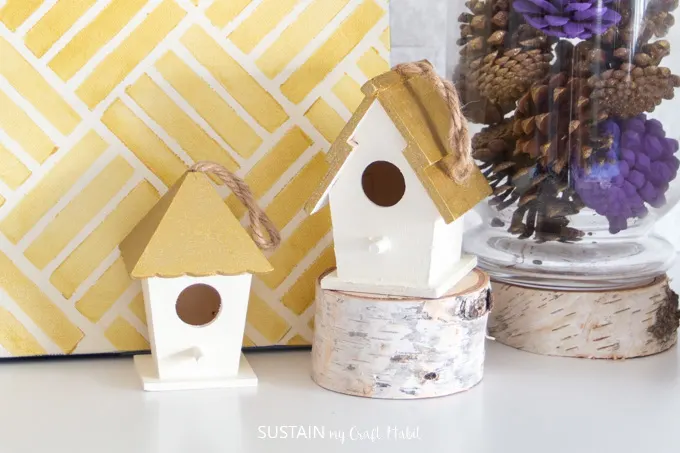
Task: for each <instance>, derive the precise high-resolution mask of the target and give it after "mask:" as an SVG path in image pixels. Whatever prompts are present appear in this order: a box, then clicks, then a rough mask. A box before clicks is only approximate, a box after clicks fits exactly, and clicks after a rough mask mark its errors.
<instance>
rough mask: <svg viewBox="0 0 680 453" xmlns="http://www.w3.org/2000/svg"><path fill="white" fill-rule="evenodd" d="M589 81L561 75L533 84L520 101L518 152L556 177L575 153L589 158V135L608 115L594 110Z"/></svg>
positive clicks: (516, 130)
mask: <svg viewBox="0 0 680 453" xmlns="http://www.w3.org/2000/svg"><path fill="white" fill-rule="evenodd" d="M590 93H591V90H590V88H589V87H588V84H587V83H586V80H585V79H583V78H580V77H569V76H567V74H566V73H564V72H560V73H557V74H553V75H551V76H548V77H546V78H545V79H544V80H543V81H542V82H540V83H536V84H534V85H533V86H532V87H531V89H530V90H529V92H528V93H526V94H525V95H524V96H523V97H522V98H521V99H520V100H519V102H518V104H517V110H516V111H515V120H514V125H513V131H514V133H515V135H516V136H517V137H518V139H517V145H516V150H515V152H516V153H525V154H528V155H529V156H531V157H533V158H536V159H538V161H539V163H540V164H541V165H542V166H543V167H544V168H546V169H549V170H550V171H551V172H553V173H555V174H560V173H562V172H563V171H564V170H565V169H567V166H568V164H569V162H570V157H571V156H572V155H574V154H576V155H578V156H581V158H582V159H583V160H585V159H586V158H587V157H589V156H590V153H591V152H592V149H591V148H590V147H589V146H588V132H589V131H590V128H591V127H592V126H593V125H594V124H596V123H597V122H598V121H601V120H604V119H606V116H605V115H604V114H603V113H601V112H597V111H593V110H592V109H591V102H590ZM595 112H597V114H598V115H599V116H596V113H595Z"/></svg>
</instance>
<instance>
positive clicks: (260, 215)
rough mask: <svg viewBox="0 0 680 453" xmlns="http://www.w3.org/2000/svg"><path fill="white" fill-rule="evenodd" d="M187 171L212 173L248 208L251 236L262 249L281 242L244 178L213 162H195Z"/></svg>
mask: <svg viewBox="0 0 680 453" xmlns="http://www.w3.org/2000/svg"><path fill="white" fill-rule="evenodd" d="M189 171H193V172H201V173H212V174H213V175H215V176H217V177H218V178H220V180H221V181H222V182H224V184H225V185H226V186H227V187H229V189H230V190H231V191H232V192H233V193H234V195H236V197H237V198H238V199H239V200H240V201H241V203H243V205H244V206H245V207H246V208H247V209H248V217H249V220H250V228H251V230H252V231H251V233H250V235H251V237H252V238H253V241H254V242H255V244H257V246H258V247H259V248H260V249H262V250H270V249H275V248H276V247H278V246H279V244H280V243H281V233H279V230H278V229H277V228H276V225H274V222H272V221H271V219H270V218H269V217H267V214H265V212H264V211H263V210H262V208H260V206H259V205H258V204H257V200H255V196H254V195H253V192H252V191H251V190H250V187H248V184H246V183H245V181H244V180H242V179H241V178H239V177H238V176H236V175H235V174H233V173H232V172H230V171H229V170H227V169H226V168H224V167H223V166H222V165H220V164H217V163H215V162H196V163H195V164H194V165H192V166H191V168H190V169H189Z"/></svg>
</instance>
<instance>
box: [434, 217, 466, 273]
mask: <svg viewBox="0 0 680 453" xmlns="http://www.w3.org/2000/svg"><path fill="white" fill-rule="evenodd" d="M464 230H465V222H464V220H463V218H459V219H458V220H455V221H453V222H451V223H449V224H447V223H446V222H445V221H444V219H442V218H439V219H438V220H437V221H436V223H435V226H434V237H433V239H432V262H431V267H430V283H432V284H436V283H438V282H441V280H442V278H445V277H446V276H447V274H448V273H449V272H451V268H452V267H453V266H455V265H456V263H457V262H458V261H459V260H460V257H461V254H462V251H463V232H464Z"/></svg>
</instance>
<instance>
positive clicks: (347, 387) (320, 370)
mask: <svg viewBox="0 0 680 453" xmlns="http://www.w3.org/2000/svg"><path fill="white" fill-rule="evenodd" d="M325 275H326V274H324V275H323V276H321V279H323V277H324V276H325ZM321 279H320V280H321ZM490 308H491V297H490V282H489V278H488V276H487V275H486V274H485V273H483V272H482V271H479V270H477V269H475V270H473V271H472V272H470V273H469V274H468V275H467V276H466V277H465V278H463V279H462V280H461V281H460V282H459V283H458V284H457V285H456V286H455V287H453V288H452V289H451V290H450V291H449V292H448V293H447V294H446V295H444V296H442V297H440V298H438V299H422V298H413V297H399V296H381V295H376V294H365V293H355V292H344V291H337V290H330V289H322V288H321V287H320V285H319V284H318V283H317V288H316V316H315V321H314V323H315V324H314V343H313V347H312V378H313V379H314V381H315V382H316V383H317V384H318V385H320V386H321V387H324V388H326V389H328V390H333V391H335V392H340V393H345V394H349V395H356V396H363V397H369V398H387V399H414V398H430V397H436V396H444V395H450V394H453V393H457V392H462V391H464V390H467V389H469V388H471V387H473V386H474V385H476V384H477V383H479V381H481V379H482V374H483V368H484V341H485V339H486V323H487V317H488V312H489V309H490Z"/></svg>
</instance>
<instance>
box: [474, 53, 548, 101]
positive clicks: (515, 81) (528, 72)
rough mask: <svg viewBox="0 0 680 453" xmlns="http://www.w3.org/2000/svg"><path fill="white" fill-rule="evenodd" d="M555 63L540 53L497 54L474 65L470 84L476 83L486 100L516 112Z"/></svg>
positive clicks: (477, 61) (492, 54)
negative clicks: (551, 62) (519, 101)
mask: <svg viewBox="0 0 680 453" xmlns="http://www.w3.org/2000/svg"><path fill="white" fill-rule="evenodd" d="M551 59H552V55H550V54H547V53H543V52H542V51H541V50H540V49H534V50H529V51H523V50H521V49H519V48H515V49H512V50H508V51H506V52H505V53H502V54H500V53H499V51H494V52H492V53H490V54H489V55H487V56H486V57H484V59H483V60H481V61H480V60H476V61H475V62H474V63H472V64H471V65H470V71H471V73H470V74H469V77H468V80H474V81H475V84H476V86H477V88H478V90H479V93H480V94H481V95H482V96H483V97H486V98H487V99H489V100H491V101H492V102H494V103H496V104H499V105H501V106H507V108H509V109H511V110H512V109H514V107H515V103H516V102H517V100H518V99H519V98H520V97H522V95H524V93H526V91H527V90H528V89H529V87H530V86H531V85H532V84H533V83H534V82H536V81H538V80H541V79H543V78H544V77H545V75H546V74H547V73H548V70H549V69H550V60H551Z"/></svg>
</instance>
